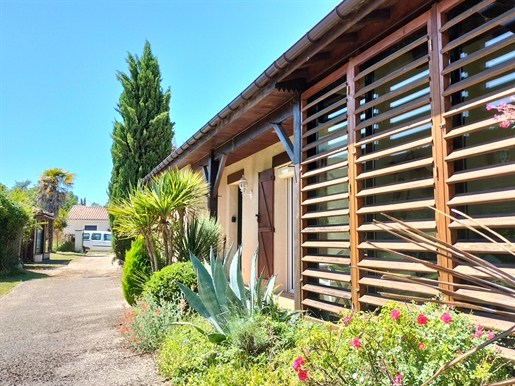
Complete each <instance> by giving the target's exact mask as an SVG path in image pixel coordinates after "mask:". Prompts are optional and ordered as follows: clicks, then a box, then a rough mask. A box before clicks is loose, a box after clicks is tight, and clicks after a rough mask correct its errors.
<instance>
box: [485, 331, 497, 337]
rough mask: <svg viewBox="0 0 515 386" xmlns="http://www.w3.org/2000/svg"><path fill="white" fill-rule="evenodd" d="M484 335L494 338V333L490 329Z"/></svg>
mask: <svg viewBox="0 0 515 386" xmlns="http://www.w3.org/2000/svg"><path fill="white" fill-rule="evenodd" d="M486 337H487V338H488V339H493V338H495V334H494V333H493V332H492V331H488V333H487V334H486Z"/></svg>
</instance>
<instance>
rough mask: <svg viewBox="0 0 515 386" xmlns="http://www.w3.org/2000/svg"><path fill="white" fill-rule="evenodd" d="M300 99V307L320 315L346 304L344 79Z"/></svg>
mask: <svg viewBox="0 0 515 386" xmlns="http://www.w3.org/2000/svg"><path fill="white" fill-rule="evenodd" d="M340 74H341V72H340ZM303 98H304V106H303V108H302V117H303V120H302V159H301V189H302V191H301V200H302V202H301V216H302V219H301V221H302V227H301V228H302V229H301V230H302V243H301V250H302V269H301V273H302V286H301V288H302V294H303V296H302V299H303V300H302V303H303V305H304V307H305V308H307V309H310V310H311V311H312V312H313V313H314V314H315V315H317V316H324V314H332V313H337V312H338V311H339V310H340V309H341V308H342V307H344V306H349V305H350V300H349V299H350V290H349V283H350V274H349V261H350V260H349V205H348V196H349V195H348V174H347V168H348V164H347V145H348V143H347V142H348V140H347V84H346V81H345V77H344V76H343V77H342V76H339V77H338V79H337V80H336V81H334V82H331V81H330V79H329V80H327V81H326V82H325V84H324V85H323V86H322V87H318V90H317V91H316V92H314V93H310V92H309V90H308V92H307V93H305V94H304V95H303Z"/></svg>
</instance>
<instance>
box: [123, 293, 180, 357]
mask: <svg viewBox="0 0 515 386" xmlns="http://www.w3.org/2000/svg"><path fill="white" fill-rule="evenodd" d="M181 315H182V310H181V305H180V304H178V303H170V302H164V303H163V304H159V303H158V302H157V301H156V300H155V299H154V298H153V297H152V295H150V294H145V295H144V296H142V297H141V298H138V299H136V304H135V305H134V307H132V308H130V309H124V310H123V317H122V320H121V323H120V325H119V330H120V332H121V333H122V335H123V337H124V338H125V339H126V340H127V341H128V342H129V344H131V345H132V346H133V347H134V348H136V349H137V350H139V351H153V350H156V349H157V348H158V347H159V346H160V345H161V343H162V342H163V340H164V338H165V336H166V334H167V333H168V331H169V330H170V329H171V328H172V325H171V323H173V322H176V321H178V320H180V318H181Z"/></svg>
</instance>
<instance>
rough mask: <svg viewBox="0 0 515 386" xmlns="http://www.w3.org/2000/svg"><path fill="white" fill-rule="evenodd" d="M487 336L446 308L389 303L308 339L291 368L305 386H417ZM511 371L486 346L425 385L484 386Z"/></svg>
mask: <svg viewBox="0 0 515 386" xmlns="http://www.w3.org/2000/svg"><path fill="white" fill-rule="evenodd" d="M492 336H493V333H492V332H491V331H485V330H484V329H483V328H482V327H481V326H476V325H474V324H472V323H471V322H470V320H469V319H467V317H466V316H465V315H463V314H461V313H459V312H458V311H456V310H455V309H453V308H451V307H448V306H440V305H438V304H434V303H428V304H424V305H423V306H421V307H420V308H417V307H415V306H414V305H409V306H408V305H400V304H398V303H393V302H391V303H387V304H386V305H385V306H384V307H383V308H382V309H381V310H380V311H378V312H377V313H370V312H368V313H365V312H359V313H358V312H356V313H351V312H350V311H349V312H348V313H347V314H345V315H343V319H342V321H341V322H340V323H339V324H338V325H337V327H336V328H328V329H326V330H325V332H324V333H322V334H312V335H311V337H310V343H309V344H308V346H307V347H306V349H305V350H304V352H303V354H302V355H300V356H298V357H297V358H296V359H295V360H294V361H293V364H292V367H293V369H294V370H295V371H296V373H297V376H298V378H299V379H300V380H301V381H303V382H304V383H305V384H307V385H327V386H329V385H331V386H335V385H374V386H377V385H398V386H400V385H410V386H411V385H421V384H422V383H423V382H424V381H426V380H427V379H429V378H430V377H431V376H432V375H433V374H434V373H435V372H436V371H437V370H438V369H439V368H440V367H441V366H442V365H443V364H445V363H446V362H448V361H449V360H452V359H454V358H456V357H457V356H458V355H460V354H461V353H464V352H467V351H468V350H469V349H471V348H472V347H475V346H477V345H478V344H480V343H482V342H484V341H486V340H487V339H488V337H492ZM510 369H512V367H511V368H510V365H509V364H508V362H506V361H505V360H503V359H502V358H501V357H500V356H499V355H498V353H497V351H496V350H495V348H494V347H492V346H488V347H487V348H485V349H483V350H480V351H478V352H476V353H474V354H473V355H471V356H469V357H467V358H466V359H464V360H462V361H461V362H459V363H458V364H456V365H455V366H452V367H451V368H450V369H448V370H446V371H445V372H443V373H442V374H441V375H440V376H438V377H437V378H436V379H435V380H434V381H432V382H431V383H430V385H432V386H435V385H442V386H444V385H445V386H451V385H471V386H472V385H483V384H486V383H487V382H490V381H495V380H501V379H506V378H507V377H508V374H509V371H510ZM301 371H303V372H302V373H301Z"/></svg>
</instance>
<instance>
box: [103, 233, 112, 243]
mask: <svg viewBox="0 0 515 386" xmlns="http://www.w3.org/2000/svg"><path fill="white" fill-rule="evenodd" d="M104 241H111V234H110V233H104Z"/></svg>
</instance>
